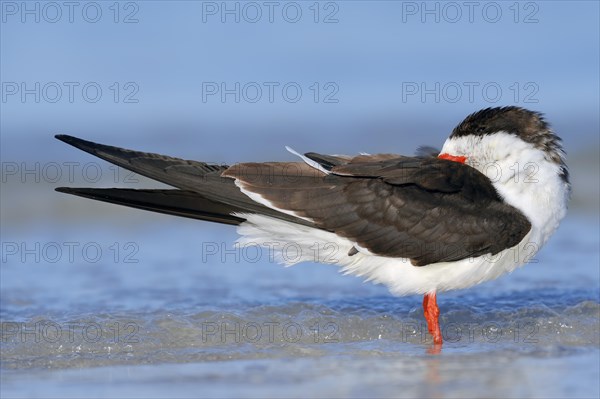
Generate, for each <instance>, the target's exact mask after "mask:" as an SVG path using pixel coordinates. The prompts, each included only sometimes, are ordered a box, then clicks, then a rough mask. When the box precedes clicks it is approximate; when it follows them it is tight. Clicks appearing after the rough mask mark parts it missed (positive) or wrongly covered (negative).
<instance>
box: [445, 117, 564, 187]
mask: <svg viewBox="0 0 600 399" xmlns="http://www.w3.org/2000/svg"><path fill="white" fill-rule="evenodd" d="M438 157H439V158H443V159H448V160H451V161H456V162H462V163H465V164H467V165H470V166H472V167H474V168H475V169H478V170H479V171H480V172H482V173H483V174H485V175H487V176H488V177H489V178H490V180H492V182H495V181H498V182H502V181H506V180H510V179H513V180H515V179H518V178H519V177H521V179H524V180H526V179H527V178H528V176H529V177H530V178H533V175H535V174H537V172H536V171H537V170H539V168H540V167H544V168H546V169H552V172H553V173H554V174H555V175H558V176H560V178H561V179H562V180H563V181H564V182H565V183H566V184H567V185H568V184H569V172H568V169H567V166H566V164H565V158H564V151H563V149H562V146H561V139H560V138H559V137H558V136H557V135H556V134H554V132H552V130H551V129H550V126H549V125H548V123H547V122H546V121H545V120H544V118H543V116H542V114H540V113H538V112H534V111H529V110H527V109H524V108H520V107H498V108H486V109H483V110H481V111H478V112H475V113H473V114H471V115H469V116H468V117H467V118H465V120H463V121H462V122H461V123H459V124H458V126H456V127H455V128H454V130H453V131H452V134H451V135H450V137H449V138H448V139H447V140H446V142H445V143H444V147H443V148H442V151H441V153H440V155H439V156H438ZM548 172H550V170H548ZM519 175H520V176H519Z"/></svg>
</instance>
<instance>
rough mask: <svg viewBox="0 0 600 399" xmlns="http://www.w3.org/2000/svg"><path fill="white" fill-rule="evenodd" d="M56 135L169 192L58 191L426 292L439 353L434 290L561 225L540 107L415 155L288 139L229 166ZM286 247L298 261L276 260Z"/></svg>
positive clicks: (550, 143)
mask: <svg viewBox="0 0 600 399" xmlns="http://www.w3.org/2000/svg"><path fill="white" fill-rule="evenodd" d="M55 137H56V138H57V139H59V140H61V141H63V142H65V143H67V144H70V145H72V146H74V147H76V148H78V149H80V150H83V151H86V152H88V153H90V154H92V155H95V156H96V157H99V158H101V159H104V160H106V161H108V162H110V163H113V164H115V165H117V166H119V167H122V168H125V169H128V170H130V171H133V172H135V173H138V174H140V175H143V176H146V177H149V178H151V179H154V180H157V181H159V182H162V183H166V184H167V185H170V186H171V187H173V188H172V189H129V188H87V187H86V188H76V187H58V188H56V190H57V191H59V192H62V193H68V194H73V195H77V196H80V197H85V198H90V199H94V200H99V201H104V202H109V203H114V204H119V205H125V206H129V207H133V208H138V209H144V210H148V211H154V212H159V213H164V214H169V215H176V216H182V217H188V218H194V219H199V220H204V221H210V222H216V223H222V224H227V225H233V226H237V231H238V233H239V235H240V238H239V240H238V241H239V243H240V244H242V245H244V244H257V243H258V244H260V245H270V246H271V247H270V248H273V247H274V245H275V244H273V243H276V244H277V245H276V246H275V250H276V252H277V254H278V260H279V261H280V262H281V263H284V264H286V265H289V264H295V263H299V262H302V261H313V262H320V263H327V264H335V265H337V266H339V267H340V270H341V271H342V272H344V273H346V274H351V275H356V276H361V277H363V278H365V280H366V281H371V282H373V283H376V284H383V285H385V286H386V287H387V288H388V289H389V291H390V292H391V294H392V295H395V296H403V295H423V313H424V318H425V320H426V324H427V329H428V331H429V333H430V335H431V336H432V342H433V345H435V346H438V347H441V345H442V343H443V336H442V330H441V327H440V323H439V314H440V311H439V307H438V304H437V294H438V293H441V292H446V291H450V290H457V289H465V288H469V287H472V286H474V285H476V284H480V283H483V282H486V281H489V280H492V279H495V278H497V277H499V276H501V275H504V274H507V273H510V272H512V271H514V270H515V269H516V268H518V267H520V266H522V265H524V264H526V263H527V262H528V261H529V260H531V259H532V257H533V256H534V255H535V254H536V253H537V252H538V251H539V249H540V248H541V247H542V246H543V245H544V244H545V243H546V241H547V240H548V239H549V237H550V236H551V235H552V234H553V233H554V231H555V230H556V229H557V228H558V226H559V223H560V221H561V219H563V218H564V216H565V215H566V212H567V207H568V201H569V198H570V192H571V185H570V182H569V171H568V167H567V165H566V160H565V159H566V155H565V152H564V150H563V147H562V140H561V139H560V138H559V137H558V136H557V135H556V134H555V133H554V132H553V131H552V129H551V127H550V125H549V123H548V122H546V120H545V118H544V115H543V114H542V113H539V112H536V111H531V110H528V109H525V108H521V107H517V106H505V107H490V108H485V109H482V110H479V111H477V112H475V113H472V114H471V115H469V116H467V117H466V118H465V119H464V120H463V121H462V122H460V123H459V124H458V125H457V126H456V127H455V128H454V129H453V130H452V132H451V134H450V135H449V136H448V138H447V139H446V141H445V142H444V144H443V146H442V149H441V150H436V149H435V148H433V147H423V148H421V149H419V150H418V151H417V153H416V155H412V156H403V155H397V154H390V153H380V154H373V155H371V154H366V153H360V154H359V155H354V156H348V155H325V154H319V153H315V152H309V153H305V154H300V153H298V152H296V151H294V150H293V149H291V148H289V147H287V148H288V150H289V151H290V152H292V153H293V154H294V155H296V156H298V157H299V160H298V161H296V162H246V163H237V164H234V165H232V166H229V165H217V164H211V163H206V162H200V161H193V160H184V159H179V158H174V157H169V156H164V155H159V154H154V153H146V152H140V151H132V150H128V149H123V148H118V147H113V146H108V145H103V144H97V143H94V142H91V141H86V140H82V139H79V138H76V137H73V136H69V135H64V134H60V135H56V136H55ZM286 245H287V246H290V245H293V246H294V248H295V249H296V250H297V251H299V252H298V253H299V254H300V255H298V256H294V257H290V256H285V251H284V250H283V249H284V248H286ZM315 249H316V250H315Z"/></svg>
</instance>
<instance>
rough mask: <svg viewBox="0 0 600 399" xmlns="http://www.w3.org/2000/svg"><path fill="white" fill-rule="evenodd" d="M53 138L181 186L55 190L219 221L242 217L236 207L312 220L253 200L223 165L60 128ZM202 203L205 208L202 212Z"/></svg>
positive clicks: (296, 220) (151, 176)
mask: <svg viewBox="0 0 600 399" xmlns="http://www.w3.org/2000/svg"><path fill="white" fill-rule="evenodd" d="M56 138H57V139H59V140H61V141H64V142H65V143H67V144H70V145H72V146H74V147H76V148H79V149H81V150H83V151H85V152H88V153H90V154H92V155H95V156H97V157H99V158H102V159H104V160H106V161H108V162H110V163H113V164H115V165H118V166H120V167H122V168H125V169H127V170H131V171H133V172H135V173H138V174H140V175H143V176H146V177H149V178H151V179H154V180H158V181H160V182H162V183H165V184H168V185H170V186H172V187H176V188H179V189H181V190H132V189H117V188H114V189H105V190H101V189H90V188H68V187H59V188H57V191H61V192H65V193H69V194H74V195H79V196H82V197H86V198H91V199H96V200H100V201H104V202H111V203H116V204H120V205H126V206H130V207H133V208H139V209H147V210H151V211H155V212H162V213H168V214H172V215H178V216H185V217H191V218H196V219H202V220H209V221H217V222H221V223H230V224H236V223H239V222H240V221H243V219H240V218H234V217H231V216H230V213H232V212H238V213H239V212H241V213H260V214H264V215H268V216H272V217H275V218H279V219H283V220H286V221H290V222H293V223H298V224H303V225H308V226H313V225H312V224H311V223H308V222H307V221H305V220H303V219H300V218H295V217H293V216H290V215H287V214H285V213H281V212H278V211H275V210H273V209H270V208H268V207H266V206H264V205H261V204H258V203H256V202H254V201H252V200H251V199H250V198H248V197H247V196H246V195H244V194H243V193H242V192H241V191H240V189H239V188H238V187H236V185H235V184H234V182H233V180H231V179H227V178H223V177H221V173H222V172H223V171H225V170H226V169H227V168H228V166H227V165H211V164H207V163H205V162H198V161H190V160H184V159H179V158H173V157H169V156H165V155H160V154H153V153H147V152H140V151H132V150H128V149H124V148H119V147H113V146H108V145H104V144H98V143H94V142H91V141H86V140H82V139H79V138H77V137H73V136H67V135H62V134H61V135H57V136H56ZM178 205H180V206H179V207H178ZM203 208H206V210H205V211H204V212H203Z"/></svg>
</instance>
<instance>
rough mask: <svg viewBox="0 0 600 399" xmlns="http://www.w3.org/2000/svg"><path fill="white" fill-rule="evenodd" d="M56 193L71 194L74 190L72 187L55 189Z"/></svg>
mask: <svg viewBox="0 0 600 399" xmlns="http://www.w3.org/2000/svg"><path fill="white" fill-rule="evenodd" d="M54 191H57V192H59V193H67V194H70V193H71V192H72V191H73V190H72V189H71V187H56V188H55V189H54Z"/></svg>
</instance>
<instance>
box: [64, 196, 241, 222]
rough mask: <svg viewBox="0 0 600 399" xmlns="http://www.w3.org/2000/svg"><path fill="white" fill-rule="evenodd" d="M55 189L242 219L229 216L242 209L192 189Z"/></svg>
mask: <svg viewBox="0 0 600 399" xmlns="http://www.w3.org/2000/svg"><path fill="white" fill-rule="evenodd" d="M56 191H58V192H61V193H67V194H73V195H77V196H79V197H84V198H90V199H94V200H98V201H103V202H109V203H111V204H118V205H125V206H129V207H132V208H137V209H144V210H147V211H152V212H159V213H164V214H167V215H175V216H182V217H186V218H192V219H199V220H206V221H210V222H216V223H224V224H231V225H239V224H240V223H242V222H243V221H244V220H245V219H242V218H240V217H236V216H233V215H232V213H234V212H243V210H241V209H239V208H235V207H232V206H229V205H226V204H219V203H217V202H214V201H211V200H208V199H206V198H203V197H202V196H200V195H198V194H197V193H194V192H193V191H185V190H134V189H128V188H85V187H83V188H79V187H58V188H57V189H56Z"/></svg>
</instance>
